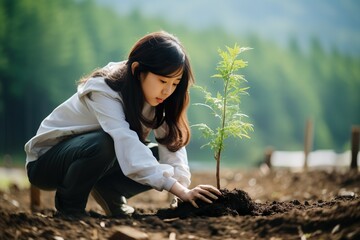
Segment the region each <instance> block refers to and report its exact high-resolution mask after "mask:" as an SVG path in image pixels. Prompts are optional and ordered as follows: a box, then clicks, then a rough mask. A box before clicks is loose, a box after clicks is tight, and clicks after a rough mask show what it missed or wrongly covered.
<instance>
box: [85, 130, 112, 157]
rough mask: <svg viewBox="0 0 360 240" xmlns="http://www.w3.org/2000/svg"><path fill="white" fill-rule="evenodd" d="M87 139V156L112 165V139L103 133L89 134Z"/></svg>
mask: <svg viewBox="0 0 360 240" xmlns="http://www.w3.org/2000/svg"><path fill="white" fill-rule="evenodd" d="M88 137H89V139H87V142H88V146H87V149H86V151H87V152H88V154H89V155H91V156H94V157H95V156H96V158H101V159H102V160H103V161H106V162H108V163H112V162H113V161H114V159H115V148H114V141H113V139H112V137H111V136H110V135H109V134H107V133H106V132H104V131H97V132H94V133H91V134H89V136H88Z"/></svg>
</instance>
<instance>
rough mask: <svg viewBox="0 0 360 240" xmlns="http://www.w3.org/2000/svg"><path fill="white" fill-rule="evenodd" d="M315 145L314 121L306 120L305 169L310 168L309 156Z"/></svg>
mask: <svg viewBox="0 0 360 240" xmlns="http://www.w3.org/2000/svg"><path fill="white" fill-rule="evenodd" d="M312 145H313V122H312V120H311V119H308V120H307V121H306V126H305V138H304V170H307V168H308V156H309V153H310V152H311V150H312Z"/></svg>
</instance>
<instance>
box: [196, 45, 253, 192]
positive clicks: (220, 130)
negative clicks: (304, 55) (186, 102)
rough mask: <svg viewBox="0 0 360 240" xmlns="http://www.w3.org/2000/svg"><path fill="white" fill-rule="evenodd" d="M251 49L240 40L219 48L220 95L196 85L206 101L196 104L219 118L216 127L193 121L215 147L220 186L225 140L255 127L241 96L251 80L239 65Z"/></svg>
mask: <svg viewBox="0 0 360 240" xmlns="http://www.w3.org/2000/svg"><path fill="white" fill-rule="evenodd" d="M249 49H250V48H240V47H239V46H237V45H236V44H235V46H234V47H233V48H231V47H226V50H225V51H223V50H221V49H219V56H220V57H221V60H220V61H219V63H218V65H217V67H216V70H217V73H216V74H215V75H213V76H212V77H213V78H218V79H222V80H223V81H222V84H223V88H222V93H220V92H217V94H216V96H212V94H211V93H210V92H208V91H207V90H206V89H205V88H203V87H201V86H195V87H196V88H198V89H200V90H201V91H202V92H203V93H204V95H205V103H196V104H195V105H200V106H204V107H206V108H208V109H210V110H211V112H212V113H213V114H214V116H215V118H216V119H217V120H218V126H217V127H216V128H211V127H209V126H208V125H207V124H205V123H200V124H195V125H193V126H195V127H197V128H198V129H199V130H200V131H201V132H202V134H203V136H204V138H206V139H208V140H209V142H208V143H206V144H205V145H204V146H209V147H210V148H211V149H212V150H213V151H214V158H215V160H216V183H217V188H218V189H220V159H221V153H222V151H223V150H224V140H225V139H226V138H228V137H230V136H232V137H235V138H240V139H242V138H243V137H245V138H250V137H249V134H248V133H249V131H253V125H252V124H250V123H247V122H244V118H246V117H247V115H245V114H243V113H241V112H240V102H241V101H240V97H241V95H247V94H248V92H247V90H248V87H242V86H241V85H242V84H243V83H245V82H247V81H246V79H245V78H244V76H243V75H239V74H237V71H238V70H239V69H241V68H245V67H246V66H247V62H245V61H244V60H242V59H238V56H239V54H240V53H242V52H244V51H247V50H249Z"/></svg>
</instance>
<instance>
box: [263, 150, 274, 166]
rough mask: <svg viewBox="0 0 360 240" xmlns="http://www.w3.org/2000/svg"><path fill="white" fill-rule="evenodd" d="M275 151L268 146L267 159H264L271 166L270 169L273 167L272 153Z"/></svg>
mask: <svg viewBox="0 0 360 240" xmlns="http://www.w3.org/2000/svg"><path fill="white" fill-rule="evenodd" d="M273 152H274V150H273V149H272V148H267V149H266V150H265V159H264V163H265V164H266V165H267V166H268V167H269V169H271V167H272V166H271V155H272V153H273Z"/></svg>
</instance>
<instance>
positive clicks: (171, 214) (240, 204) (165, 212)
mask: <svg viewBox="0 0 360 240" xmlns="http://www.w3.org/2000/svg"><path fill="white" fill-rule="evenodd" d="M220 191H221V193H222V195H221V196H220V197H219V198H218V199H217V200H215V201H214V202H213V203H212V204H209V203H206V202H203V201H199V200H198V201H196V204H197V205H198V206H199V208H196V207H194V206H193V205H192V204H191V203H188V202H181V203H179V206H178V207H177V208H175V209H160V210H159V211H158V212H157V214H156V215H157V216H158V217H159V218H161V219H166V218H176V217H178V218H186V217H194V216H206V217H219V216H224V215H233V216H236V215H241V216H245V215H253V214H254V211H255V210H256V204H255V203H254V202H253V200H252V199H251V198H250V196H249V194H247V193H246V192H244V191H242V190H239V189H234V190H232V191H229V190H228V189H221V190H220Z"/></svg>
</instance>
